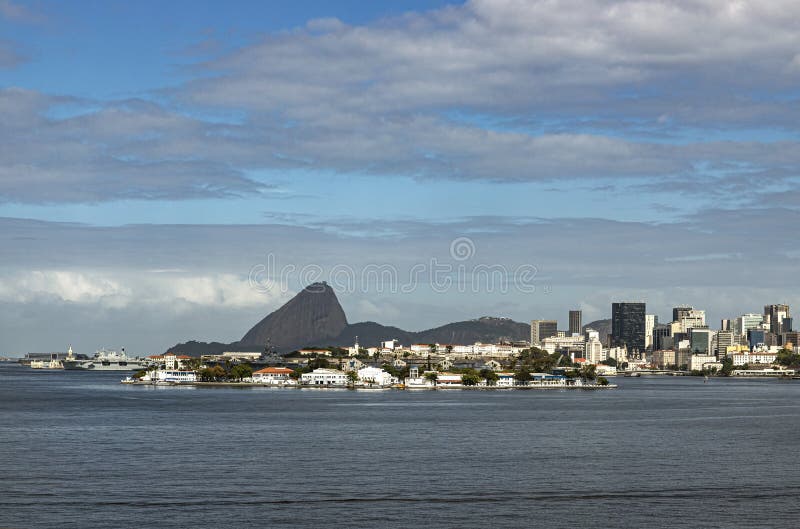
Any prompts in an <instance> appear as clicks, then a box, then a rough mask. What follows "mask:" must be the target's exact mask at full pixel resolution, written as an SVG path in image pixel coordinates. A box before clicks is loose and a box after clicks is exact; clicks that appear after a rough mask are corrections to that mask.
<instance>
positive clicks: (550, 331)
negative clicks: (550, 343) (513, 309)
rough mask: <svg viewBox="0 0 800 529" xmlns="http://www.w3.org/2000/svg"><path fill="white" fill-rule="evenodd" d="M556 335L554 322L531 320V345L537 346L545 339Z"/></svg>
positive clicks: (556, 323)
mask: <svg viewBox="0 0 800 529" xmlns="http://www.w3.org/2000/svg"><path fill="white" fill-rule="evenodd" d="M557 335H558V322H557V321H556V320H531V345H535V346H539V345H541V343H542V340H544V339H545V338H550V337H551V336H557Z"/></svg>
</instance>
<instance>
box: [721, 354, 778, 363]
mask: <svg viewBox="0 0 800 529" xmlns="http://www.w3.org/2000/svg"><path fill="white" fill-rule="evenodd" d="M728 356H730V358H731V360H733V365H735V366H743V365H745V364H759V365H772V364H774V363H775V358H776V357H777V355H776V354H775V353H749V352H747V353H745V352H741V353H733V354H732V355H728Z"/></svg>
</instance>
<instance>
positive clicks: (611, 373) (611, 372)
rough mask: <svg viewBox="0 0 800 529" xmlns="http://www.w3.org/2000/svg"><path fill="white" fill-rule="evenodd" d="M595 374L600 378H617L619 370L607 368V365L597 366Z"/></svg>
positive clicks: (611, 367) (612, 367)
mask: <svg viewBox="0 0 800 529" xmlns="http://www.w3.org/2000/svg"><path fill="white" fill-rule="evenodd" d="M595 373H597V376H599V377H615V376H617V368H616V367H614V366H607V365H605V364H597V366H596V367H595Z"/></svg>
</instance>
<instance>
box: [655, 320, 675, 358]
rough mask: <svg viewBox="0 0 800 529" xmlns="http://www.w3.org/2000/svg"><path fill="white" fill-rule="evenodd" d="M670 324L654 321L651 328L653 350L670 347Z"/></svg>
mask: <svg viewBox="0 0 800 529" xmlns="http://www.w3.org/2000/svg"><path fill="white" fill-rule="evenodd" d="M672 344H673V341H672V326H671V325H670V324H668V323H656V326H655V327H654V328H653V345H652V349H653V351H662V350H664V349H672Z"/></svg>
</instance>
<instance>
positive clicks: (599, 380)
mask: <svg viewBox="0 0 800 529" xmlns="http://www.w3.org/2000/svg"><path fill="white" fill-rule="evenodd" d="M597 385H598V386H607V385H608V379H607V378H606V377H597Z"/></svg>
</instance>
